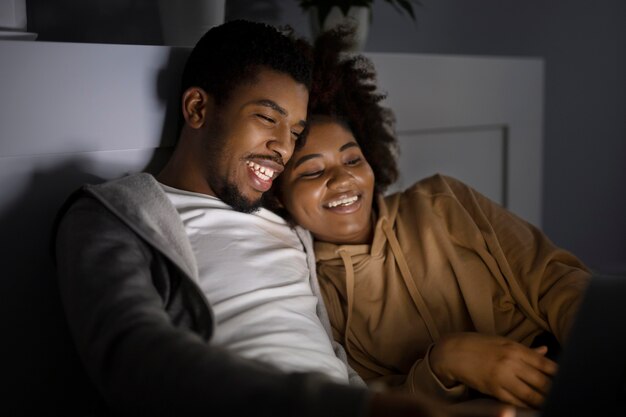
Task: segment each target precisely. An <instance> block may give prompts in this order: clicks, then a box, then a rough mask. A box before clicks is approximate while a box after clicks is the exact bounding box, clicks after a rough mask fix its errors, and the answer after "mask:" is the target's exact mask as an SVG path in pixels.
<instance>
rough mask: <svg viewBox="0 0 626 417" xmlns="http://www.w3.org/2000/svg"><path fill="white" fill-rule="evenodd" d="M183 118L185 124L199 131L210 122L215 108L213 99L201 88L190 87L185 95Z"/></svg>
mask: <svg viewBox="0 0 626 417" xmlns="http://www.w3.org/2000/svg"><path fill="white" fill-rule="evenodd" d="M182 102H183V103H182V104H183V116H184V118H185V122H186V123H187V124H188V125H189V126H190V127H192V128H194V129H199V128H201V127H202V126H204V124H205V123H206V122H207V120H208V115H209V114H212V113H213V111H214V110H215V109H214V106H215V103H214V102H213V97H211V96H210V95H208V94H207V93H206V91H204V90H203V89H201V88H199V87H190V88H188V89H187V90H186V91H185V92H184V93H183V99H182Z"/></svg>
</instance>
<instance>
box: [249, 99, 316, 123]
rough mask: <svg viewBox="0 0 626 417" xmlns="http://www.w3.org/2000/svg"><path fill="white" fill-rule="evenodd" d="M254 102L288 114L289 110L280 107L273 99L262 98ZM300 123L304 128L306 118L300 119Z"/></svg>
mask: <svg viewBox="0 0 626 417" xmlns="http://www.w3.org/2000/svg"><path fill="white" fill-rule="evenodd" d="M252 104H257V105H259V106H265V107H269V108H271V109H273V110H276V111H277V112H278V113H280V115H281V116H287V110H285V109H283V108H282V107H280V106H279V105H278V104H277V103H276V102H275V101H273V100H268V99H261V100H256V101H254V102H252ZM298 124H299V125H300V126H302V128H305V127H306V121H305V120H300V121H299V122H298Z"/></svg>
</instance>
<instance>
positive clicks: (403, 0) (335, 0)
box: [298, 0, 421, 27]
mask: <svg viewBox="0 0 626 417" xmlns="http://www.w3.org/2000/svg"><path fill="white" fill-rule="evenodd" d="M373 2H374V0H298V3H299V4H300V7H301V8H302V10H308V9H310V8H311V7H316V8H317V17H318V19H319V23H320V27H321V26H322V25H323V23H324V20H326V16H328V13H330V9H332V8H333V6H337V7H339V9H340V10H341V13H343V15H344V16H346V15H347V14H348V10H349V9H350V7H352V6H361V7H367V8H368V9H370V18H371V11H372V3H373ZM385 3H389V4H391V5H392V6H393V7H394V8H395V9H396V10H398V11H399V12H400V13H402V11H405V12H406V13H407V14H408V15H409V16H411V19H413V20H415V12H414V10H413V4H416V5H420V4H421V3H420V2H419V1H418V0H385Z"/></svg>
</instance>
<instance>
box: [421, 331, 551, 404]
mask: <svg viewBox="0 0 626 417" xmlns="http://www.w3.org/2000/svg"><path fill="white" fill-rule="evenodd" d="M547 352H548V349H547V348H546V347H545V346H541V347H539V348H535V349H530V348H528V347H526V346H524V345H522V344H520V343H517V342H514V341H512V340H509V339H506V338H504V337H500V336H489V335H483V334H479V333H455V334H450V335H446V336H444V337H443V338H442V339H441V340H440V341H439V342H438V343H437V344H435V346H434V347H433V348H432V350H431V351H430V366H431V369H432V370H433V372H434V373H435V375H436V376H437V377H438V378H439V379H440V381H441V382H443V383H444V385H448V386H451V385H454V384H456V383H459V382H461V383H463V384H465V385H467V386H469V387H471V388H474V389H476V390H478V391H480V392H482V393H484V394H488V395H491V396H493V397H495V398H497V399H499V400H501V401H505V402H507V403H510V404H513V405H516V406H520V407H532V408H538V407H540V406H541V405H542V404H543V402H544V400H545V397H546V394H547V393H548V390H549V389H550V385H551V382H552V377H553V376H554V375H555V374H556V371H557V365H556V363H555V362H553V361H551V360H550V359H547V358H546V357H545V354H546V353H547Z"/></svg>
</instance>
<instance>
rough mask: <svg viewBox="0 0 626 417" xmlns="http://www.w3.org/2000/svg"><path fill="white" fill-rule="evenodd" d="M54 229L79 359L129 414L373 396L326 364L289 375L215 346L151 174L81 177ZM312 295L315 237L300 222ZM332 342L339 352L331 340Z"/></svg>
mask: <svg viewBox="0 0 626 417" xmlns="http://www.w3.org/2000/svg"><path fill="white" fill-rule="evenodd" d="M65 207H66V209H65V211H64V212H63V213H62V218H61V221H60V223H59V227H58V229H57V235H56V260H57V267H58V272H59V274H58V275H59V287H60V292H61V297H62V300H63V304H64V307H65V311H66V316H67V320H68V323H69V326H70V330H71V332H72V335H73V338H74V341H75V343H76V346H77V349H78V352H79V354H80V356H81V359H82V361H83V363H84V365H85V368H86V370H87V372H88V374H89V376H90V377H91V379H92V380H93V381H94V383H95V385H96V386H97V388H98V390H99V392H100V394H101V395H102V397H103V398H104V401H105V403H106V404H107V405H108V406H109V407H110V408H111V409H112V410H113V411H114V412H116V413H121V414H129V415H150V416H160V415H176V416H183V415H192V414H193V415H200V414H206V415H211V416H236V415H248V414H253V415H255V416H316V417H318V416H329V417H330V416H359V415H364V414H365V412H366V410H365V408H366V403H367V398H368V393H367V391H366V390H365V389H364V388H363V383H362V381H361V380H360V378H359V377H358V376H357V375H356V374H355V373H354V371H352V370H351V369H350V368H349V369H350V371H351V381H350V382H351V385H353V386H347V385H339V384H335V383H332V382H330V381H329V380H328V379H327V378H326V377H325V376H323V375H321V374H304V373H292V374H286V373H283V372H280V371H278V370H277V369H275V368H273V367H271V366H270V365H267V364H264V363H260V362H257V361H252V360H247V359H244V358H241V357H238V356H236V355H234V354H232V353H230V352H228V351H225V350H224V349H220V348H217V347H214V346H211V345H210V344H209V343H208V341H209V340H210V338H211V334H212V330H213V326H214V321H213V315H212V310H211V306H210V304H209V302H208V301H207V299H206V298H205V296H204V294H203V293H202V291H201V290H200V289H199V288H198V286H197V284H196V282H197V267H196V262H195V257H194V255H193V252H192V249H191V246H190V243H189V241H188V239H187V236H186V234H185V230H184V227H183V224H182V222H181V220H180V217H179V215H178V213H177V212H176V209H175V208H174V207H173V206H172V204H171V203H170V201H169V200H168V198H167V196H166V195H165V193H164V192H163V190H162V189H161V187H160V186H159V184H158V183H157V181H156V180H155V179H154V177H152V176H151V175H149V174H135V175H130V176H128V177H124V178H122V179H119V180H115V181H111V182H107V183H104V184H101V185H95V186H92V185H88V186H85V187H83V188H82V189H81V190H79V191H78V192H76V193H74V194H73V195H72V196H71V197H70V199H69V200H68V202H67V203H66V206H65ZM298 234H299V236H300V237H301V239H302V241H303V244H304V246H305V249H306V251H307V254H308V258H309V269H310V271H311V287H312V289H313V292H314V293H315V294H317V295H318V297H319V298H320V302H319V303H318V315H319V317H320V320H321V321H322V323H323V325H324V327H325V329H326V331H327V334H328V335H329V337H331V333H330V325H329V322H328V316H327V314H326V310H325V308H324V305H323V302H322V301H321V297H320V296H319V294H320V293H319V286H318V283H317V278H316V275H315V260H314V257H313V256H312V254H313V252H312V244H311V238H310V235H309V234H308V233H307V232H305V231H304V230H302V229H299V230H298ZM334 346H335V352H336V353H337V355H338V357H339V358H341V359H342V360H344V362H345V360H346V359H345V353H344V351H343V349H342V348H341V347H340V346H339V345H337V344H334Z"/></svg>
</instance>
